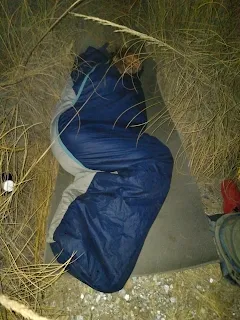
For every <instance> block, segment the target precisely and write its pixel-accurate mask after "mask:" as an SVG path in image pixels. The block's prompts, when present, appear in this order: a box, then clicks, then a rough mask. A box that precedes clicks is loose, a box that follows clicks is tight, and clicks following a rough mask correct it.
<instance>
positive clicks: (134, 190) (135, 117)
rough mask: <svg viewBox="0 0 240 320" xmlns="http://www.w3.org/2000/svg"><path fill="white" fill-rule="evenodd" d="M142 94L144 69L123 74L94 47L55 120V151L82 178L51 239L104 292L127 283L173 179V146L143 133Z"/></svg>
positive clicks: (78, 66) (72, 268)
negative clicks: (133, 73)
mask: <svg viewBox="0 0 240 320" xmlns="http://www.w3.org/2000/svg"><path fill="white" fill-rule="evenodd" d="M144 100H145V98H144V93H143V90H142V87H141V81H140V79H139V77H138V75H135V76H130V75H127V74H125V75H124V76H122V75H120V73H119V71H118V69H117V68H116V67H115V66H114V65H113V66H112V65H111V58H110V56H109V54H108V52H107V50H106V47H105V46H104V47H102V48H100V49H95V48H92V47H89V48H88V49H87V50H86V52H85V53H83V54H82V55H80V56H78V57H77V59H76V61H75V67H74V69H73V71H72V73H71V78H70V79H69V83H68V91H66V90H65V92H64V93H63V96H62V100H61V101H60V103H59V105H58V112H57V114H56V116H55V117H54V119H53V122H52V128H51V130H52V139H53V138H54V141H55V145H56V146H55V151H54V154H55V156H56V157H57V159H58V161H59V162H60V164H61V165H62V166H63V167H64V169H65V170H67V171H69V172H70V173H72V174H73V175H75V181H77V182H75V185H74V183H73V185H72V186H70V187H69V188H68V190H67V191H66V193H65V194H64V195H63V199H62V202H61V203H60V205H59V208H58V211H57V212H56V216H55V218H54V219H53V222H52V225H51V227H50V231H49V238H48V241H49V243H50V244H51V248H52V251H53V253H54V255H55V256H56V257H57V260H58V261H59V262H60V263H64V262H66V261H67V260H68V259H69V258H70V257H71V256H72V255H73V258H72V262H71V263H70V264H69V265H68V267H67V270H68V272H69V273H70V274H72V275H73V276H74V277H76V278H77V279H79V280H81V281H82V282H84V283H86V284H87V285H89V286H90V287H92V288H94V289H96V290H99V291H102V292H114V291H118V290H120V289H121V288H123V286H124V284H125V283H126V281H127V279H128V278H129V276H130V275H131V273H132V270H133V268H134V266H135V264H136V262H137V259H138V256H139V254H140V251H141V249H142V246H143V244H144V241H145V239H146V236H147V234H148V232H149V229H150V228H151V226H152V224H153V222H154V220H155V218H156V216H157V214H158V212H159V210H160V208H161V207H162V205H163V203H164V200H165V198H166V196H167V193H168V191H169V187H170V182H171V175H172V167H173V159H172V156H171V153H170V151H169V149H168V148H167V147H166V146H165V145H164V144H163V143H161V142H160V141H159V140H158V139H156V138H155V137H152V136H150V135H148V134H143V135H142V136H141V138H140V139H139V140H138V137H139V133H140V130H141V129H142V126H143V124H144V123H145V122H146V121H147V118H146V112H145V108H146V105H145V102H144ZM116 120H117V121H116ZM130 121H131V125H130V126H128V124H129V122H130ZM114 124H115V125H114ZM127 126H128V127H127ZM126 127H127V128H126ZM53 149H54V148H53ZM56 150H57V151H56ZM71 166H72V167H74V168H75V169H74V170H73V172H72V171H71ZM79 177H80V178H79ZM85 178H86V179H85ZM84 179H85V180H84ZM86 181H87V182H86ZM156 249H157V248H156Z"/></svg>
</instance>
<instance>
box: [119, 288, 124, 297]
mask: <svg viewBox="0 0 240 320" xmlns="http://www.w3.org/2000/svg"><path fill="white" fill-rule="evenodd" d="M118 293H119V294H120V296H125V294H126V291H125V290H124V289H121V290H120V291H118Z"/></svg>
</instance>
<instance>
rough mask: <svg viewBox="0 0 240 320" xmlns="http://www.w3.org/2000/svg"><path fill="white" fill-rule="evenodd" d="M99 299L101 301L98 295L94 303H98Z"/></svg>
mask: <svg viewBox="0 0 240 320" xmlns="http://www.w3.org/2000/svg"><path fill="white" fill-rule="evenodd" d="M100 299H101V296H100V294H99V295H98V296H97V298H96V302H97V303H98V302H99V301H100Z"/></svg>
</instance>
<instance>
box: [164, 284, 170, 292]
mask: <svg viewBox="0 0 240 320" xmlns="http://www.w3.org/2000/svg"><path fill="white" fill-rule="evenodd" d="M163 288H164V290H165V292H166V294H168V292H169V289H170V287H169V285H167V284H165V285H164V286H163Z"/></svg>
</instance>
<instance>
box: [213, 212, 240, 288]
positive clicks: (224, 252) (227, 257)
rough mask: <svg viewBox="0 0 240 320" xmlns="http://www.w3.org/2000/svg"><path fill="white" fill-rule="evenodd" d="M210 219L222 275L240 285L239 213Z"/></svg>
mask: <svg viewBox="0 0 240 320" xmlns="http://www.w3.org/2000/svg"><path fill="white" fill-rule="evenodd" d="M210 220H211V227H212V231H214V234H215V236H214V238H215V243H216V247H217V250H218V253H219V257H220V266H221V270H222V273H223V276H224V277H225V278H226V279H228V280H229V281H230V282H231V283H234V284H238V285H240V213H233V214H224V215H217V217H215V218H212V217H211V218H210ZM214 220H215V221H214Z"/></svg>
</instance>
